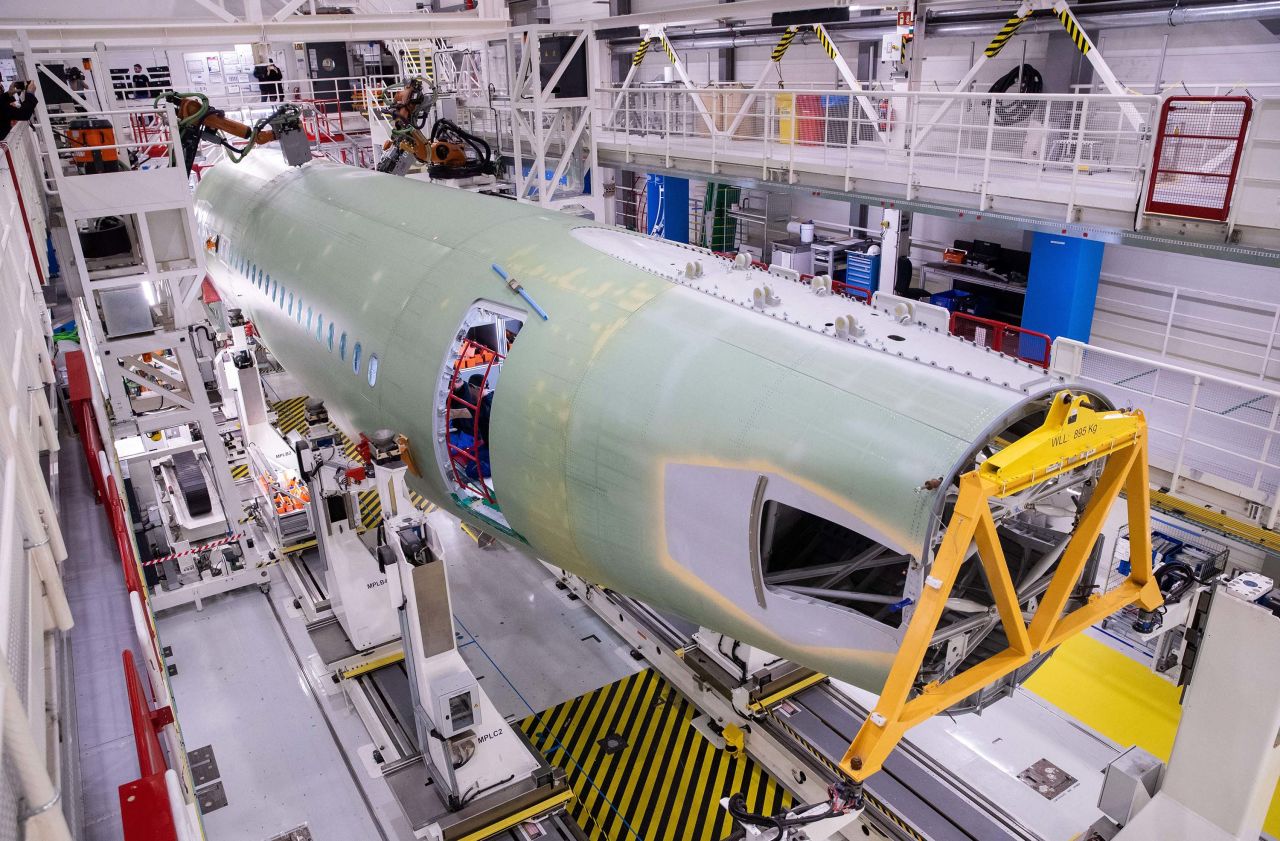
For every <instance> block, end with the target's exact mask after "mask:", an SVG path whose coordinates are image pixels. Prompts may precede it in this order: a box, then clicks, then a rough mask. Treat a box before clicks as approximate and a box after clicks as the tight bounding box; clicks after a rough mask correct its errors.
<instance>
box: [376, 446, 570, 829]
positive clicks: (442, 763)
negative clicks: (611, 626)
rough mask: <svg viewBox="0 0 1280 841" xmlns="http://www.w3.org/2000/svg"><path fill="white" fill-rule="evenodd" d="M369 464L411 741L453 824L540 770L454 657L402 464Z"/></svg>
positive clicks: (442, 586) (441, 585) (434, 552)
mask: <svg viewBox="0 0 1280 841" xmlns="http://www.w3.org/2000/svg"><path fill="white" fill-rule="evenodd" d="M378 444H379V442H375V445H374V446H375V449H379V446H378ZM384 452H385V450H384ZM375 458H376V460H377V464H376V468H375V480H376V482H377V485H378V493H379V496H380V498H381V500H382V511H383V518H384V519H383V528H384V531H385V535H386V545H385V546H382V547H380V548H379V557H380V558H381V560H382V562H383V563H384V564H385V565H386V568H387V573H388V576H389V577H390V578H391V580H392V582H393V586H392V593H393V595H394V596H395V600H396V602H397V603H398V604H399V608H400V610H399V614H400V625H401V629H402V639H403V645H404V651H405V666H406V669H407V670H408V674H409V686H410V691H411V694H412V699H413V710H414V717H415V724H416V727H417V739H418V744H419V747H420V749H421V751H422V754H423V758H424V759H425V761H426V763H427V772H428V774H429V775H430V777H431V779H432V781H433V783H434V784H435V785H436V786H437V787H438V788H437V793H438V794H439V795H440V798H441V800H442V801H443V802H444V803H446V804H448V805H450V806H451V807H452V809H453V810H452V811H451V812H450V814H449V815H448V816H447V817H448V818H452V817H453V816H455V815H458V814H463V813H465V811H466V807H467V806H469V805H471V804H473V803H477V802H478V801H480V800H482V799H485V798H490V797H492V796H494V795H500V794H501V793H502V792H503V791H504V790H505V789H507V788H508V787H516V786H520V785H522V784H526V783H527V782H528V781H529V780H531V779H532V778H533V777H535V776H536V775H538V773H539V771H540V769H544V768H545V764H544V763H543V762H542V761H541V759H540V758H538V757H535V756H534V755H533V754H532V753H531V751H530V749H529V748H528V747H527V745H526V743H525V742H524V740H523V739H522V738H521V737H520V736H519V735H518V734H517V733H516V731H515V730H514V728H513V727H512V726H511V725H510V724H508V723H507V721H506V720H505V719H504V718H503V717H502V715H501V714H500V713H499V712H498V710H497V708H496V707H495V706H494V705H493V703H492V702H491V701H490V700H489V697H488V696H487V695H486V694H485V692H484V690H482V689H481V688H480V685H479V683H478V682H477V680H476V678H475V675H473V674H472V673H471V670H470V668H469V667H468V666H467V664H466V662H465V661H464V660H463V659H462V655H461V653H459V651H458V648H457V635H456V633H455V631H454V624H453V613H452V610H451V607H450V599H449V580H448V575H447V573H446V569H445V563H444V560H443V556H442V554H441V551H440V546H439V542H438V540H437V538H436V536H435V533H434V532H433V531H432V530H431V528H430V526H429V525H427V523H426V522H425V520H424V518H423V515H422V514H421V512H419V511H418V510H417V509H416V508H415V507H414V505H413V503H412V501H411V500H410V499H409V496H408V489H407V487H406V485H405V482H404V477H405V473H406V471H407V470H408V467H407V465H405V463H404V462H403V461H401V460H400V459H399V458H398V451H395V450H393V451H392V454H391V455H389V456H388V455H380V456H375ZM392 788H393V791H395V790H396V786H395V785H394V784H393V785H392ZM419 797H420V795H419ZM401 805H402V806H405V805H406V804H404V803H403V802H402V804H401ZM409 812H410V809H409V808H406V814H408V813H409ZM410 819H411V821H413V822H414V823H415V833H416V835H417V837H419V838H429V839H433V840H434V839H441V838H443V837H444V829H443V828H442V825H441V823H442V822H439V821H437V822H432V823H430V824H428V825H426V826H422V827H419V826H417V821H414V820H413V816H412V815H410Z"/></svg>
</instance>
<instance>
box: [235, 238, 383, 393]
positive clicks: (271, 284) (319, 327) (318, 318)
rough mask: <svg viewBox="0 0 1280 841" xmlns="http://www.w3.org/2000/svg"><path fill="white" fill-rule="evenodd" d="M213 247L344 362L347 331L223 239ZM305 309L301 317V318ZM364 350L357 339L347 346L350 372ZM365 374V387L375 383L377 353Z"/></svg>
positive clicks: (356, 368) (356, 369)
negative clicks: (339, 327) (349, 354)
mask: <svg viewBox="0 0 1280 841" xmlns="http://www.w3.org/2000/svg"><path fill="white" fill-rule="evenodd" d="M215 242H216V245H215V250H216V251H217V252H218V253H219V254H220V256H221V257H222V259H223V262H225V263H226V264H227V265H228V266H230V267H231V268H232V269H233V270H235V271H236V272H238V273H239V274H240V276H241V277H246V278H248V279H249V282H250V283H252V284H253V285H254V287H255V288H256V289H257V290H258V291H259V292H261V293H262V294H263V295H266V296H267V298H268V299H269V300H270V301H271V303H273V304H275V305H276V306H278V307H279V308H280V309H282V310H283V311H284V313H285V316H286V317H287V318H292V319H294V320H295V321H296V322H297V323H298V326H299V327H301V328H302V329H304V330H306V331H307V333H308V334H309V335H312V334H313V333H312V330H313V327H314V336H315V339H316V341H317V342H319V343H320V344H321V345H323V346H324V347H326V348H327V349H328V350H329V352H330V353H333V351H334V346H335V344H336V346H337V351H338V358H339V359H340V360H342V361H343V362H346V361H347V347H348V344H347V333H346V331H345V330H344V331H339V330H338V328H337V325H336V324H335V323H334V322H333V320H332V319H330V320H329V321H327V322H326V321H325V317H324V314H323V313H318V312H316V311H315V308H314V307H312V306H306V305H305V302H304V301H303V300H302V297H301V296H297V297H296V298H295V297H294V293H293V292H291V291H289V289H288V288H287V287H285V286H283V285H282V284H281V283H280V282H279V281H278V280H273V279H272V277H271V275H269V274H267V273H265V272H264V271H263V270H262V269H261V268H259V267H258V266H257V264H255V263H254V262H252V261H251V260H249V259H248V258H247V257H245V256H244V255H243V254H240V253H238V252H236V251H235V250H234V249H232V248H230V247H229V246H227V247H225V248H224V247H223V240H222V238H221V237H219V238H218V239H217V240H216V241H215ZM304 309H305V316H306V317H305V320H304V318H303V315H304ZM363 355H364V349H363V348H362V347H361V345H360V342H358V341H357V342H354V343H353V344H352V345H351V372H352V373H353V374H357V375H358V374H359V373H360V365H361V363H362V362H363V361H364V360H363ZM365 377H366V378H367V379H368V381H369V387H370V388H372V387H373V386H374V385H376V384H377V382H378V355H377V354H376V353H371V354H369V360H368V365H367V367H366V369H365Z"/></svg>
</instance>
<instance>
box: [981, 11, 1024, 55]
mask: <svg viewBox="0 0 1280 841" xmlns="http://www.w3.org/2000/svg"><path fill="white" fill-rule="evenodd" d="M1027 17H1031V16H1030V15H1027ZM1026 22H1027V18H1023V17H1018V16H1017V15H1014V16H1013V17H1011V18H1009V19H1008V20H1007V21H1005V24H1004V26H1003V27H1002V28H1001V29H1000V31H999V32H997V33H996V37H994V38H992V39H991V43H990V44H987V48H986V49H985V50H983V51H982V54H983V55H985V56H986V57H987V58H995V57H996V56H998V55H1000V51H1001V50H1003V49H1004V45H1005V44H1007V43H1008V42H1009V39H1010V38H1012V37H1013V36H1014V35H1016V34H1017V32H1018V27H1020V26H1022V24H1024V23H1026Z"/></svg>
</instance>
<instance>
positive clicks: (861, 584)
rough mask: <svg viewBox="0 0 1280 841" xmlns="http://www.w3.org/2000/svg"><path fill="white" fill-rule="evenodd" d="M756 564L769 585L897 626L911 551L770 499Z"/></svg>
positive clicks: (764, 518)
mask: <svg viewBox="0 0 1280 841" xmlns="http://www.w3.org/2000/svg"><path fill="white" fill-rule="evenodd" d="M760 563H761V567H762V571H763V573H764V583H765V585H766V586H768V587H769V588H770V589H774V590H779V591H781V592H786V593H792V594H794V595H797V596H804V597H806V598H811V599H818V600H821V601H826V602H831V603H833V604H838V605H840V606H841V607H845V608H848V609H850V610H855V611H857V612H859V613H862V614H864V615H866V616H870V617H871V618H872V619H874V620H876V621H877V622H882V623H884V624H886V625H890V626H892V627H895V628H896V627H898V626H899V625H900V624H901V622H902V609H903V607H905V606H906V603H907V602H909V600H907V599H906V598H905V596H904V590H905V587H906V576H907V569H908V567H909V565H910V563H911V556H910V555H903V554H900V553H898V552H894V551H893V550H892V549H889V548H888V547H887V546H883V545H881V544H880V543H878V542H876V541H875V540H872V539H871V538H869V537H866V536H865V535H862V534H859V533H858V532H856V531H854V530H853V529H850V528H848V527H846V526H843V525H841V524H839V523H834V522H832V521H830V520H827V519H825V518H823V517H819V516H818V515H816V514H812V513H810V512H808V511H804V510H802V509H799V508H794V507H792V506H790V505H787V504H786V503H783V502H777V501H775V500H768V501H766V502H765V504H764V508H763V511H762V517H761V522H760Z"/></svg>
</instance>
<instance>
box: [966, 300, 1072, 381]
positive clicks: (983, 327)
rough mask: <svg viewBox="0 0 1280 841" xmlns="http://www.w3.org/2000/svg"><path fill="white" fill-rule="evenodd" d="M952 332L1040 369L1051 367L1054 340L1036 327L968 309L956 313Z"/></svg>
mask: <svg viewBox="0 0 1280 841" xmlns="http://www.w3.org/2000/svg"><path fill="white" fill-rule="evenodd" d="M951 334H952V335H953V336H959V337H960V338H962V339H968V340H969V341H971V342H973V343H974V344H975V345H979V346H981V347H989V348H991V349H992V350H994V351H998V352H999V353H1004V354H1008V355H1009V356H1012V357H1015V358H1017V359H1021V360H1022V361H1024V362H1030V363H1032V364H1033V365H1039V366H1040V367H1041V368H1048V367H1049V355H1050V351H1051V349H1052V346H1053V339H1051V338H1050V337H1049V336H1048V335H1046V334H1044V333H1041V332H1038V331H1036V330H1028V329H1027V328H1025V327H1019V326H1017V325H1015V324H1007V323H1005V322H1003V321H996V320H995V319H992V318H982V317H980V316H976V315H970V314H969V313H967V312H953V313H951Z"/></svg>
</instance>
